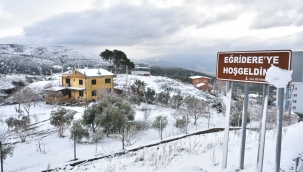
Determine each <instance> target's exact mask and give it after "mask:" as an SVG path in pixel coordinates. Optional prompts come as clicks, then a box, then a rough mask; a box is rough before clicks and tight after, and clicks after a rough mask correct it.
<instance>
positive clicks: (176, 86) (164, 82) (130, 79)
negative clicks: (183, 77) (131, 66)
mask: <svg viewBox="0 0 303 172" xmlns="http://www.w3.org/2000/svg"><path fill="white" fill-rule="evenodd" d="M136 80H141V81H144V82H145V83H146V84H147V86H146V89H147V88H150V89H153V90H155V92H156V93H160V92H162V91H163V92H165V91H167V90H169V92H170V93H171V96H172V95H174V94H178V93H180V94H181V95H182V96H189V95H190V96H196V97H197V98H200V99H202V100H205V99H206V98H207V97H212V96H211V95H209V94H206V93H204V92H202V91H200V90H198V89H197V88H195V87H194V86H193V85H191V84H187V83H184V82H181V81H178V80H175V79H171V78H167V77H162V76H137V75H126V74H119V75H117V77H116V78H115V85H116V86H115V88H118V89H121V90H124V89H125V88H126V87H130V86H131V85H132V84H134V82H135V81H136Z"/></svg>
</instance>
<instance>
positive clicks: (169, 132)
mask: <svg viewBox="0 0 303 172" xmlns="http://www.w3.org/2000/svg"><path fill="white" fill-rule="evenodd" d="M127 79H128V82H129V83H128V84H132V83H133V82H134V80H136V79H140V80H142V81H144V82H146V83H147V87H149V88H152V89H154V90H156V92H157V93H159V92H161V91H163V90H164V89H166V88H167V86H169V87H171V88H172V89H174V90H176V91H173V92H172V94H176V93H177V92H180V93H181V95H195V96H197V97H200V98H201V99H207V98H208V97H211V96H209V95H206V94H204V93H202V92H200V91H199V90H197V89H195V88H194V87H193V86H191V85H190V84H183V83H181V82H179V81H175V80H173V79H169V78H165V77H154V76H150V77H139V76H131V75H129V76H128V78H127ZM115 81H116V83H117V84H118V85H117V87H121V88H122V87H123V83H124V84H125V83H126V75H118V76H117V78H116V79H115ZM49 82H50V81H42V82H38V83H33V84H31V85H29V87H35V88H36V89H40V88H42V87H44V86H45V85H46V84H48V83H49ZM179 90H180V91H179ZM15 106H16V105H6V106H0V125H1V126H2V127H4V128H6V127H7V126H6V124H5V122H4V121H5V119H7V118H9V117H11V116H14V117H17V113H16V112H15ZM146 106H147V107H148V108H150V109H151V115H150V117H149V121H150V122H151V121H153V120H154V119H155V117H156V116H158V115H166V116H167V117H168V126H167V128H165V130H164V133H163V139H164V140H165V139H170V138H175V137H180V136H184V134H181V133H180V132H179V130H178V129H177V128H176V127H174V118H173V117H172V115H171V114H172V113H173V112H174V111H175V110H174V109H171V108H168V107H162V106H158V105H146V104H145V103H141V105H140V106H136V107H135V111H136V116H135V119H136V120H140V119H142V118H143V111H142V108H143V107H146ZM65 108H67V109H72V110H75V111H77V113H76V115H75V119H79V118H81V116H82V114H83V111H84V107H69V106H67V107H65ZM55 109H56V107H55V106H53V105H47V104H45V103H44V102H39V103H38V104H36V106H35V107H32V108H31V109H30V116H31V123H32V124H33V126H35V127H37V128H36V129H35V131H34V133H35V134H33V135H31V136H29V137H28V138H27V141H26V142H25V143H21V142H20V141H19V140H20V139H19V138H18V137H17V136H16V135H15V134H13V133H12V134H11V135H10V137H9V138H10V139H9V140H8V142H11V143H14V142H17V143H16V144H15V150H14V154H13V156H12V157H8V158H7V159H6V160H5V161H4V171H14V172H15V171H28V172H32V171H42V170H47V168H50V169H55V168H61V169H57V170H58V171H69V170H70V171H105V172H107V171H134V172H141V171H172V172H175V171H180V172H181V171H182V172H183V171H222V169H221V166H222V154H223V150H222V149H223V132H216V133H209V134H203V135H196V136H189V137H186V138H183V139H180V140H176V141H173V142H169V143H164V144H160V145H158V146H154V147H150V148H144V149H141V150H138V151H137V152H128V153H126V154H124V155H120V156H115V157H110V158H104V159H100V160H96V161H92V162H87V163H82V164H80V165H77V166H75V167H71V166H68V164H71V163H74V162H75V161H73V159H74V142H73V140H71V139H70V133H69V131H68V130H67V131H66V132H65V133H64V135H65V137H64V138H59V136H58V133H57V132H56V131H55V128H54V127H53V126H52V125H50V123H49V121H48V119H49V117H50V113H51V110H55ZM211 114H212V115H211V116H212V118H211V120H210V124H211V125H210V127H211V128H212V127H224V116H223V114H218V113H217V112H216V110H211ZM248 125H249V124H248ZM207 129H208V128H207V119H206V118H200V119H199V120H198V121H197V125H196V126H195V125H193V120H191V123H190V124H189V129H188V132H189V133H194V132H196V131H203V130H207ZM275 134H276V132H275V130H272V131H267V135H266V146H265V156H264V163H263V166H264V168H263V171H273V170H274V165H275ZM258 138H259V134H258V133H257V132H255V131H251V130H247V138H246V154H245V155H246V156H245V163H244V170H241V171H255V165H256V161H257V149H258ZM160 141H161V140H160V137H159V134H158V132H157V131H155V130H153V129H148V130H147V131H145V132H143V133H142V135H141V136H140V139H139V140H138V141H137V142H136V143H135V144H134V145H132V146H131V147H126V150H130V149H133V148H136V147H141V146H144V145H148V144H152V143H157V142H160ZM240 143H241V131H240V130H234V131H230V136H229V147H228V148H229V151H228V160H227V169H226V170H225V171H237V170H238V169H239V155H240ZM302 145H303V123H302V122H301V123H297V124H294V125H291V126H289V127H284V128H283V141H282V156H281V169H282V170H284V171H291V168H292V167H293V166H294V163H295V162H294V161H293V160H294V159H295V158H296V157H298V156H300V155H302V153H303V146H302ZM39 147H40V148H39ZM119 151H122V144H121V141H119V140H117V139H115V138H111V137H110V138H104V139H103V140H102V141H101V143H100V144H99V145H98V146H97V151H96V145H94V144H90V143H83V144H77V145H76V158H77V159H78V160H77V161H83V160H87V159H92V158H96V157H101V156H104V155H113V154H114V153H117V152H119ZM66 165H67V166H66Z"/></svg>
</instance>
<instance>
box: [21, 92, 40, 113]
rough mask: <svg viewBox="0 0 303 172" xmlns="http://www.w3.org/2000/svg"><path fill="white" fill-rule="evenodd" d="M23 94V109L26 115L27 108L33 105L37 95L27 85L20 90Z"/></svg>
mask: <svg viewBox="0 0 303 172" xmlns="http://www.w3.org/2000/svg"><path fill="white" fill-rule="evenodd" d="M22 94H23V97H24V98H23V109H24V110H25V112H26V113H27V116H29V110H30V108H31V107H32V105H34V102H35V100H36V99H37V97H38V95H37V94H36V93H35V91H34V90H33V89H31V88H29V87H26V88H24V89H23V90H22Z"/></svg>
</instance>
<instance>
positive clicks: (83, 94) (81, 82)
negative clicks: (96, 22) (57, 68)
mask: <svg viewBox="0 0 303 172" xmlns="http://www.w3.org/2000/svg"><path fill="white" fill-rule="evenodd" d="M60 77H61V81H60V84H59V86H56V87H51V88H48V89H47V92H48V94H47V96H46V103H50V104H53V103H54V101H55V102H57V103H75V102H85V101H91V100H95V99H98V98H99V97H100V96H101V95H102V94H104V92H113V88H114V83H113V78H114V74H113V73H111V72H108V71H107V70H104V69H72V70H69V71H67V72H64V73H62V74H61V76H60Z"/></svg>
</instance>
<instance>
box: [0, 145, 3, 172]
mask: <svg viewBox="0 0 303 172" xmlns="http://www.w3.org/2000/svg"><path fill="white" fill-rule="evenodd" d="M0 159H1V172H3V154H2V143H1V141H0Z"/></svg>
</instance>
